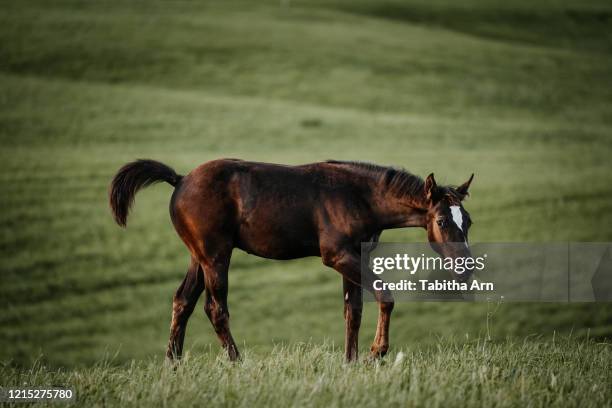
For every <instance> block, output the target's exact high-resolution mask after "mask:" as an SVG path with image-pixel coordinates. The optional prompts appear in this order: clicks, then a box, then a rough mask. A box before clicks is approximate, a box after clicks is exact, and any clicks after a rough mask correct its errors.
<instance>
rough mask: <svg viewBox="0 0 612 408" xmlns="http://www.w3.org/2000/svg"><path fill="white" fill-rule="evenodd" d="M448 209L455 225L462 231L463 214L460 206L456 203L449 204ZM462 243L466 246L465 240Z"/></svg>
mask: <svg viewBox="0 0 612 408" xmlns="http://www.w3.org/2000/svg"><path fill="white" fill-rule="evenodd" d="M450 210H451V215H452V216H453V222H454V223H455V224H456V225H457V227H459V230H461V232H463V214H462V213H461V207H459V206H458V205H451V206H450ZM463 243H464V244H465V246H466V248H467V246H468V243H467V241H463Z"/></svg>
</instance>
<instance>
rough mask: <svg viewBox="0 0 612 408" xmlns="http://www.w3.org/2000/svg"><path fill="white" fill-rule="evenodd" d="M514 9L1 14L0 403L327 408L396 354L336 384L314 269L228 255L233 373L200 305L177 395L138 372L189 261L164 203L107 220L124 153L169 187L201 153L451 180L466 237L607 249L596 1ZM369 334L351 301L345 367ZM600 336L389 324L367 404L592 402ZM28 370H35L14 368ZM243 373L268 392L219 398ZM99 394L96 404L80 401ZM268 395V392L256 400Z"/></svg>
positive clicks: (552, 321) (442, 315)
mask: <svg viewBox="0 0 612 408" xmlns="http://www.w3.org/2000/svg"><path fill="white" fill-rule="evenodd" d="M532 3H533V2H528V1H523V0H519V1H504V2H502V1H487V2H485V1H481V0H469V1H465V2H461V5H457V4H456V2H451V1H440V2H436V3H435V4H431V3H430V2H426V1H420V0H419V1H411V2H407V1H406V2H400V1H390V0H381V1H376V0H370V1H366V0H357V1H344V0H333V1H332V0H330V1H312V2H306V1H303V2H302V1H295V0H293V1H290V0H284V1H276V2H272V1H257V2H233V1H226V2H197V1H193V2H191V1H180V2H161V1H147V2H120V1H104V2H82V1H56V2H46V1H20V2H8V1H2V9H3V12H2V13H1V14H0V90H1V92H0V141H1V143H2V148H1V150H0V163H1V164H0V166H2V167H1V168H2V172H0V191H1V192H2V193H1V194H0V205H1V208H2V211H1V212H0V234H1V235H0V327H1V330H0V346H1V347H0V361H2V362H3V365H2V366H0V367H2V368H0V373H1V376H0V385H5V384H8V383H11V382H14V381H16V380H17V379H19V381H21V380H22V379H24V380H25V381H30V382H35V381H60V382H61V381H68V382H70V383H72V384H75V385H76V386H77V387H84V389H87V390H88V391H87V393H89V396H85V398H86V399H85V400H86V401H89V402H91V403H93V402H94V401H95V400H96V398H98V397H102V396H105V398H108V400H107V401H109V402H119V401H121V402H122V403H124V404H130V403H131V404H136V403H138V402H144V401H148V400H153V399H155V396H159V397H160V398H162V400H163V399H164V398H169V397H168V395H169V394H170V393H173V392H174V391H175V390H176V389H177V387H180V386H182V385H184V386H185V387H188V389H189V390H192V391H193V390H195V388H194V387H195V385H194V383H190V381H194V382H197V383H198V384H200V385H201V384H202V383H203V382H204V383H206V382H207V381H208V382H207V385H205V386H204V388H199V391H197V392H195V391H193V392H192V391H190V392H191V394H187V395H185V396H183V397H181V398H185V401H193V398H195V396H202V397H204V396H206V397H208V396H211V395H214V397H211V398H212V399H211V401H214V402H217V403H219V404H220V405H223V404H227V405H249V403H251V402H254V403H261V404H264V403H267V402H277V403H282V404H285V405H287V404H290V401H291V400H290V399H288V398H290V397H289V396H291V395H294V396H295V397H296V400H295V401H296V404H298V405H302V403H304V404H306V405H308V402H309V399H308V398H310V397H309V395H311V394H309V392H311V391H312V390H314V389H315V388H316V387H319V388H317V389H319V390H320V396H319V394H317V397H316V398H314V397H313V398H314V399H312V401H314V402H320V403H329V404H331V405H343V406H345V405H352V404H354V403H356V402H358V401H363V402H365V403H370V404H371V403H372V401H373V400H371V399H368V398H374V397H373V396H372V397H369V394H368V392H369V390H371V389H372V387H376V385H377V384H378V385H381V386H382V385H383V384H386V379H389V378H390V377H393V376H395V374H393V373H394V372H393V371H392V370H394V368H393V359H394V358H395V357H394V356H391V357H390V359H388V361H387V363H386V364H385V365H382V366H380V367H378V366H372V365H361V364H360V365H358V366H356V367H351V368H347V369H346V370H348V371H344V370H345V369H344V368H342V365H341V358H340V354H341V353H340V352H333V353H332V352H331V349H332V346H331V345H334V347H335V348H336V349H338V348H339V347H340V345H341V344H342V341H343V340H342V336H343V332H344V323H343V319H342V294H341V280H340V277H339V275H338V274H337V273H336V272H334V271H332V270H329V269H327V268H325V267H324V266H323V265H322V264H321V262H320V260H319V259H314V258H312V259H302V260H296V261H287V262H278V261H269V260H264V259H260V258H256V257H253V256H249V255H246V254H244V253H241V252H239V251H236V252H235V253H234V256H233V259H232V268H231V272H230V295H229V302H230V309H231V314H232V329H233V333H234V337H235V338H236V339H237V341H238V343H239V346H241V347H242V349H244V350H245V351H246V353H247V356H248V358H247V361H246V362H245V363H244V366H238V367H232V368H230V371H229V373H225V374H223V373H224V371H223V369H224V367H226V366H227V365H226V364H225V363H224V362H223V361H220V360H219V359H218V358H217V355H218V353H217V347H218V346H217V340H216V337H215V336H214V332H213V330H212V328H211V327H210V324H209V323H208V320H207V319H206V318H205V316H204V313H203V310H202V307H201V305H199V306H198V310H197V311H196V313H194V315H193V317H192V319H191V322H190V326H189V329H188V332H187V339H186V348H187V349H188V350H189V352H190V354H191V357H190V359H189V362H188V364H186V367H185V368H184V369H181V371H180V372H179V373H178V374H177V376H176V377H172V375H171V374H170V373H167V372H165V371H163V370H162V369H158V368H157V367H158V366H159V362H160V361H161V357H162V355H163V353H164V348H165V346H166V342H167V336H168V328H169V323H170V309H171V299H172V294H173V292H174V290H175V289H176V287H177V286H178V285H179V283H180V281H181V280H182V277H183V275H184V271H185V270H186V267H187V264H188V259H189V256H188V252H187V250H186V248H185V247H184V246H183V244H182V243H181V242H180V240H179V239H178V237H177V236H176V233H175V232H174V230H173V228H172V225H171V223H170V219H169V215H168V202H169V198H170V194H171V188H170V187H169V186H168V185H159V186H155V187H152V188H150V189H148V190H145V191H143V192H141V193H139V195H138V197H137V199H136V205H135V209H134V211H133V213H132V216H131V218H130V221H129V224H128V229H127V230H122V229H120V228H119V227H117V226H116V225H115V224H114V223H113V221H112V218H111V216H110V212H109V209H108V204H107V187H108V184H109V182H110V180H111V178H112V176H113V174H114V172H115V171H116V170H117V169H118V168H119V167H120V166H121V165H122V164H124V163H125V162H127V161H129V160H133V159H135V158H153V159H157V160H161V161H163V162H165V163H167V164H169V165H171V166H173V167H175V168H176V170H177V171H178V172H180V173H182V174H185V173H187V172H189V171H190V170H191V169H192V168H194V167H195V166H197V165H198V164H200V163H202V162H204V161H207V160H210V159H214V158H219V157H238V158H243V159H249V160H260V161H272V162H281V163H291V164H297V163H307V162H312V161H320V160H326V159H332V158H333V159H346V160H362V161H372V162H376V163H379V164H387V165H396V166H401V167H405V168H407V169H409V170H410V171H412V172H414V173H416V174H420V175H426V174H428V173H430V172H432V171H434V172H435V174H436V178H437V180H438V181H439V182H442V183H450V184H457V183H460V182H463V181H464V180H465V179H466V178H467V177H468V176H469V174H470V173H472V172H474V173H476V177H475V180H474V183H473V185H472V188H471V195H472V196H471V198H470V199H469V200H468V201H467V203H466V207H467V209H468V210H469V211H470V213H471V214H472V218H473V219H474V226H473V228H472V230H471V231H470V235H471V241H473V242H486V241H492V242H507V241H536V242H537V241H610V240H612V229H611V228H610V226H611V225H612V165H611V162H610V157H612V75H611V74H612V53H611V51H612V34H611V33H612V5H610V4H609V2H605V1H596V0H589V1H577V0H576V1H564V2H562V1H542V2H538V4H537V5H534V4H532ZM382 239H383V240H386V241H423V240H425V239H426V237H425V234H424V232H423V231H421V230H396V231H392V232H386V233H385V234H384V235H383V237H382ZM492 310H495V313H494V314H492ZM375 319H376V307H375V305H372V304H367V305H366V310H365V313H364V319H363V324H362V332H361V343H360V344H361V346H362V348H363V351H364V352H365V351H366V350H367V348H368V347H369V342H370V341H371V339H372V337H373V333H374V326H375ZM570 334H571V339H572V340H571V341H570V340H568V341H567V342H566V343H559V344H556V345H552V343H551V342H552V339H553V337H554V336H566V335H570ZM610 336H612V306H611V305H608V304H570V305H567V304H562V305H560V304H504V305H500V306H498V305H487V304H450V303H404V304H398V305H397V306H396V309H395V311H394V320H393V323H392V328H391V341H392V344H391V346H392V349H393V350H395V351H398V350H400V349H402V350H404V352H405V353H406V355H407V358H406V362H405V363H402V364H401V367H400V368H398V370H399V372H401V373H402V374H401V375H400V376H399V377H402V376H407V377H409V378H410V381H409V382H408V383H406V382H404V381H403V380H401V379H399V378H398V379H397V380H396V381H392V382H391V383H390V384H391V385H390V388H389V389H388V390H384V391H380V392H381V393H382V394H375V395H379V396H385V398H386V396H389V398H391V397H392V396H393V395H396V396H397V398H398V399H397V400H396V399H393V401H396V402H397V403H398V404H399V401H401V400H402V399H400V398H404V399H407V400H408V401H409V403H410V404H412V405H421V404H423V403H430V404H432V405H442V401H444V400H448V399H449V398H451V397H452V398H457V399H455V400H454V401H455V402H456V403H457V404H459V398H460V396H461V395H465V398H468V400H467V401H470V402H472V403H473V405H487V406H488V405H491V404H492V405H519V404H520V405H525V401H527V399H528V398H530V397H534V395H536V397H537V398H536V397H534V398H536V399H534V401H537V402H534V403H533V405H548V404H550V403H556V404H562V403H564V402H567V403H571V404H572V405H579V404H580V402H584V401H581V398H587V397H588V398H590V397H593V398H594V399H593V400H592V404H593V405H594V406H601V405H602V404H603V405H606V404H607V405H610V392H609V389H610V388H612V387H610V386H609V385H610V384H611V380H610V377H609V373H608V371H609V370H608V369H606V368H605V367H606V366H610V363H612V359H611V358H610V344H609V343H606V341H607V340H606V339H609V338H610ZM489 337H490V338H491V339H492V340H491V342H488V343H487V344H488V345H487V348H485V349H481V348H479V346H478V345H477V344H478V342H480V341H481V340H479V339H484V338H489ZM587 337H588V338H590V339H591V341H594V342H592V343H589V342H587V340H586V338H587ZM526 339H527V340H526ZM530 339H531V340H530ZM536 339H537V340H536ZM506 341H509V342H511V344H512V345H508V344H509V343H505V342H506ZM301 342H306V343H308V345H304V346H299V347H303V348H299V347H298V346H296V345H295V344H298V343H301ZM497 342H499V343H497ZM524 342H525V343H524ZM602 342H604V343H602ZM323 344H328V346H325V347H323V348H321V345H323ZM463 344H465V346H464V345H463ZM539 344H540V345H539ZM563 344H566V346H567V349H564V347H565V346H563ZM505 345H507V346H505ZM462 347H466V349H463V348H462ZM273 350H277V351H278V350H281V352H280V354H279V355H276V353H274V352H273ZM461 350H464V351H461ZM483 350H484V351H483ZM486 350H494V351H495V354H492V355H491V356H490V357H487V355H486V352H487V351H486ZM462 353H466V356H469V355H470V353H472V354H475V355H477V357H476V358H475V360H473V361H471V360H469V358H466V360H467V361H463V360H461V356H462V355H463V354H462ZM482 353H485V354H482ZM564 353H567V356H568V357H567V358H568V359H569V360H568V361H569V362H570V363H569V364H570V366H571V367H570V369H569V371H568V372H567V374H566V373H565V372H564V371H563V370H564V368H562V367H563V365H562V362H563V361H565V358H566V357H564V356H565V354H564ZM549 354H550V356H549V357H545V356H548V355H549ZM108 355H113V356H114V358H113V359H112V360H111V362H110V363H105V364H107V365H105V366H103V367H102V366H100V364H101V363H99V362H100V361H101V360H103V359H104V358H105V356H108ZM304 356H311V357H312V358H315V359H316V360H317V361H318V363H317V364H318V365H315V366H312V367H311V366H308V360H307V359H306V357H304ZM531 357H533V358H531ZM446 359H450V362H449V365H447V364H445V361H446ZM458 359H459V360H458ZM490 359H493V360H494V361H493V362H492V361H491V360H490ZM460 360H461V361H460ZM35 361H37V362H38V364H42V365H44V366H45V367H46V368H45V369H38V368H35V369H34V371H28V370H29V367H31V364H32V363H33V362H35ZM479 362H481V363H482V365H479V364H480V363H479ZM95 364H98V365H97V366H96V367H97V368H95V369H93V371H91V369H90V368H88V367H91V366H92V365H95ZM240 367H242V368H240ZM334 367H336V368H334ZM449 367H450V368H449ZM481 367H489V368H484V369H482V370H485V371H484V373H482V378H481V377H478V376H479V375H481V374H480V373H481ZM492 367H497V368H496V369H495V370H497V371H495V372H496V374H491V372H490V371H486V370H489V369H491V370H493V368H492ZM512 367H514V368H512ZM58 368H62V369H63V370H64V371H61V372H60V373H57V372H55V371H54V370H56V369H58ZM446 368H449V371H448V372H447V374H448V376H446V377H445V376H444V374H445V373H444V372H438V371H437V370H438V369H439V370H442V371H444V370H445V369H446ZM200 369H201V371H200ZM49 370H50V371H49ZM73 370H76V371H73ZM160 370H162V371H160ZM300 370H306V372H305V374H304V377H303V378H301V377H300V376H299V375H298V371H300ZM317 370H320V371H317ZM512 370H515V371H512ZM265 372H274V373H276V374H278V376H277V377H275V376H272V377H271V378H273V379H274V378H276V379H277V380H278V381H279V382H278V383H276V382H274V380H271V381H270V382H264V383H262V384H261V385H260V387H261V388H257V389H253V390H250V391H248V392H247V394H245V396H243V397H241V395H240V394H236V393H237V392H238V390H239V389H244V387H246V385H247V384H249V381H253V379H254V378H257V376H258V375H259V374H258V373H265ZM463 372H465V377H464V378H462V376H461V375H460V374H461V373H463ZM131 373H136V374H134V376H132V374H131ZM214 373H221V374H222V375H224V376H225V377H224V378H227V381H226V382H225V383H223V384H217V383H213V382H214V381H215V380H214V378H216V377H215V375H216V374H214ZM282 373H285V374H286V376H287V377H288V378H287V379H286V381H287V382H280V381H281V380H282V379H283V375H282ZM351 373H355V375H356V376H357V378H358V380H357V383H359V384H361V386H360V387H358V388H359V390H357V391H356V392H355V394H354V395H348V394H347V395H345V394H338V393H335V392H334V389H333V384H338V387H339V389H341V390H343V391H346V392H349V390H348V384H349V382H350V374H351ZM415 373H417V374H415ZM455 374H457V375H456V376H455ZM97 375H99V377H96V376H97ZM414 375H417V376H418V375H422V376H427V377H432V378H433V379H432V380H431V382H430V383H424V384H420V383H418V382H417V383H416V385H414V386H415V387H416V389H417V390H421V391H419V392H421V393H420V394H419V393H418V392H417V393H416V394H414V393H413V392H412V390H414V388H411V387H412V386H413V385H412V384H414V383H413V381H418V380H414V378H413V376H414ZM551 375H554V376H555V378H558V380H554V381H558V382H557V384H559V387H562V388H560V389H559V388H555V386H554V385H551V381H553V380H552V377H551ZM370 376H371V379H372V381H371V382H369V378H370ZM472 376H476V377H478V381H476V382H474V381H473V380H472V378H473V377H472ZM505 376H511V377H512V379H511V380H509V381H508V382H505V379H507V378H508V377H505ZM559 376H561V377H559ZM568 376H571V378H573V379H569V378H570V377H568ZM402 378H403V377H402ZM436 378H438V380H435V379H436ZM107 379H108V382H106V380H107ZM249 379H250V380H249ZM166 380H167V381H169V383H168V385H166V386H164V387H160V388H159V389H157V388H156V384H159V383H160V382H163V383H165V381H166ZM100 381H104V382H103V384H108V386H106V385H103V386H102V389H101V390H97V391H96V390H94V388H95V387H94V385H96V384H100ZM300 381H303V383H304V384H305V385H304V388H300ZM435 381H437V382H435ZM565 381H568V382H567V383H566V382H565ZM466 382H468V383H470V385H469V386H467V388H462V385H463V384H465V383H466ZM523 382H526V384H525V385H524V387H526V388H522V387H523V385H521V384H523ZM501 383H503V386H502V387H501V388H500V389H499V392H497V390H498V389H497V388H496V387H497V386H498V385H499V384H501ZM317 384H323V385H319V386H318V385H317ZM436 384H438V385H439V384H442V385H439V387H442V390H441V391H440V390H438V391H436V390H435V389H434V388H435V387H436ZM124 385H125V386H127V385H133V386H134V387H131V388H130V389H127V388H126V387H124ZM606 385H607V387H606ZM113 387H115V388H113ZM313 387H314V388H313ZM321 387H322V388H321ZM406 387H408V388H406ZM593 387H594V388H593ZM597 387H600V388H597ZM118 388H121V389H118ZM147 390H153V391H154V393H153V394H150V393H149V394H146V392H147ZM274 390H282V391H278V392H280V393H281V394H282V395H281V396H277V397H273V396H270V397H266V396H265V395H267V393H268V392H272V391H274ZM393 390H397V394H391V393H392V392H393ZM453 390H462V393H455V391H453ZM604 390H605V391H604ZM313 392H314V391H313ZM414 392H416V391H414ZM155 393H157V394H155ZM463 393H465V394H463ZM491 393H493V394H491ZM162 394H163V395H162ZM485 394H487V395H488V396H487V398H490V400H487V402H483V403H482V404H480V403H478V402H477V401H478V400H477V396H478V395H479V396H481V397H483V396H484V395H485ZM489 394H491V395H489ZM190 395H191V397H190ZM190 398H191V399H190ZM268 398H270V399H268ZM275 398H278V399H275ZM319 398H320V399H319ZM393 398H395V397H393ZM429 398H433V400H430V399H429ZM483 398H484V397H483ZM86 405H91V404H89V403H88V404H86Z"/></svg>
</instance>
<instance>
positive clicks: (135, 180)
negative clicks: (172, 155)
mask: <svg viewBox="0 0 612 408" xmlns="http://www.w3.org/2000/svg"><path fill="white" fill-rule="evenodd" d="M182 178H183V176H180V175H178V174H176V172H175V171H174V170H173V169H172V168H170V167H168V166H166V165H165V164H163V163H160V162H158V161H155V160H136V161H133V162H131V163H128V164H126V165H125V166H123V167H121V168H120V169H119V171H118V172H117V174H116V175H115V177H114V178H113V181H112V182H111V185H110V189H109V194H108V195H109V202H110V207H111V210H112V212H113V217H114V218H115V221H116V222H117V224H119V225H120V226H121V227H125V226H126V223H127V216H128V213H129V211H130V207H131V206H132V203H133V202H134V196H135V195H136V192H137V191H138V190H140V189H141V188H143V187H147V186H149V185H151V184H155V183H158V182H160V181H165V182H166V183H169V184H170V185H172V186H173V187H176V186H177V185H178V184H179V183H180V182H181V179H182Z"/></svg>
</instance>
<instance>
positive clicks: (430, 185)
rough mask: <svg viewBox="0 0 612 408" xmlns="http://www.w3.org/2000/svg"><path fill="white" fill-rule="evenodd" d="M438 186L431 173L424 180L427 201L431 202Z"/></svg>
mask: <svg viewBox="0 0 612 408" xmlns="http://www.w3.org/2000/svg"><path fill="white" fill-rule="evenodd" d="M437 187H438V185H437V184H436V179H435V178H434V174H433V173H431V174H430V175H429V176H427V178H426V179H425V197H427V201H431V199H432V197H433V194H434V192H435V191H436V188H437Z"/></svg>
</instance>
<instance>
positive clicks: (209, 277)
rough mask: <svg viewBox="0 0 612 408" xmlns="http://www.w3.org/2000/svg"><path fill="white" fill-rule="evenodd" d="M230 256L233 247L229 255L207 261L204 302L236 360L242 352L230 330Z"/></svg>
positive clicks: (225, 346)
mask: <svg viewBox="0 0 612 408" xmlns="http://www.w3.org/2000/svg"><path fill="white" fill-rule="evenodd" d="M230 256H231V249H230V251H229V253H228V254H227V255H224V256H219V257H215V260H214V261H213V260H211V261H208V262H207V261H205V266H204V271H205V272H204V277H205V281H206V290H205V296H206V303H205V304H204V311H205V312H206V315H207V316H208V319H209V320H210V322H211V323H212V325H213V328H214V329H215V333H217V337H218V338H219V341H221V345H222V346H223V348H224V349H226V350H227V354H228V356H229V359H230V360H231V361H236V360H239V359H240V353H239V352H238V347H236V343H235V342H234V338H233V337H232V333H231V331H230V327H229V317H230V314H229V309H228V307H227V292H228V278H227V272H228V269H229V260H230Z"/></svg>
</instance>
